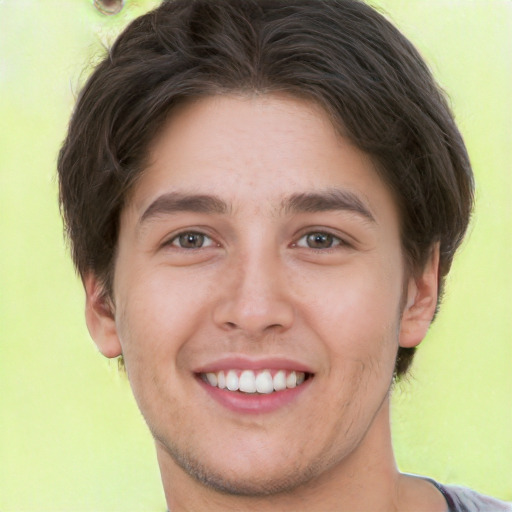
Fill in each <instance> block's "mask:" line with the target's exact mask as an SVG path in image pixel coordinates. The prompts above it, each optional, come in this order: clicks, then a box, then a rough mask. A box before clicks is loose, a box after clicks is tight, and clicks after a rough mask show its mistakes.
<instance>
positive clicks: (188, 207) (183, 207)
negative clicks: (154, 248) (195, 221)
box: [139, 192, 228, 224]
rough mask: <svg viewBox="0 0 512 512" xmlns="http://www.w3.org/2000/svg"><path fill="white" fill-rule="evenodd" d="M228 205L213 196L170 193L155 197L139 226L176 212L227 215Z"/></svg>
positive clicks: (142, 216)
mask: <svg viewBox="0 0 512 512" xmlns="http://www.w3.org/2000/svg"><path fill="white" fill-rule="evenodd" d="M227 211H228V205H227V204H226V203H225V202H224V201H222V200H221V199H219V198H218V197H215V196H210V195H205V194H182V193H179V192H170V193H167V194H163V195H161V196H159V197H157V198H156V199H155V200H154V201H153V202H152V203H151V204H150V205H149V206H148V207H147V208H146V210H145V211H144V213H143V214H142V215H141V217H140V219H139V224H142V223H144V222H146V221H148V220H149V219H151V218H154V217H158V216H160V215H167V214H170V213H177V212H195V213H207V214H212V213H216V214H223V213H227Z"/></svg>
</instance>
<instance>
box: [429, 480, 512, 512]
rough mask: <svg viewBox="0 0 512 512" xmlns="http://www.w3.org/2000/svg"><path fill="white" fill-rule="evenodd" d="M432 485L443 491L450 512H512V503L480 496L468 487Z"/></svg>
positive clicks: (435, 483)
mask: <svg viewBox="0 0 512 512" xmlns="http://www.w3.org/2000/svg"><path fill="white" fill-rule="evenodd" d="M432 483H433V484H434V485H435V486H436V487H437V488H438V489H439V490H440V491H441V493H442V494H443V496H444V498H445V500H446V502H447V503H448V510H449V512H512V503H510V502H505V501H501V500H498V499H496V498H491V497H490V496H485V495H483V494H479V493H477V492H476V491H473V490H472V489H468V488H467V487H460V486H457V485H441V484H439V483H437V482H434V481H432Z"/></svg>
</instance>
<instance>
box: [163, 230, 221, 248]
mask: <svg viewBox="0 0 512 512" xmlns="http://www.w3.org/2000/svg"><path fill="white" fill-rule="evenodd" d="M170 245H172V246H174V247H179V248H180V249H203V248H204V247H210V246H212V245H214V243H213V240H212V239H211V238H210V237H209V236H206V235H203V233H196V232H195V231H187V232H184V233H180V234H179V235H177V236H175V237H174V238H173V239H172V240H170Z"/></svg>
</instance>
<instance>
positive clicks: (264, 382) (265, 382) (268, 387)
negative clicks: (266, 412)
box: [251, 370, 274, 395]
mask: <svg viewBox="0 0 512 512" xmlns="http://www.w3.org/2000/svg"><path fill="white" fill-rule="evenodd" d="M251 373H252V372H251ZM256 391H257V392H258V393H265V394H266V395H267V394H268V393H272V391H274V383H273V381H272V375H271V374H270V372H269V371H268V370H265V371H263V372H261V373H259V374H258V376H257V377H256Z"/></svg>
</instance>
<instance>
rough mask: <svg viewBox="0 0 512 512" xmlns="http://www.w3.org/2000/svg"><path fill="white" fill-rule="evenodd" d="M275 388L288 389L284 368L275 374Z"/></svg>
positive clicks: (278, 389)
mask: <svg viewBox="0 0 512 512" xmlns="http://www.w3.org/2000/svg"><path fill="white" fill-rule="evenodd" d="M273 381H274V389H275V390H276V391H283V389H286V372H285V371H284V370H279V371H278V372H277V373H276V374H275V375H274V379H273Z"/></svg>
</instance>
